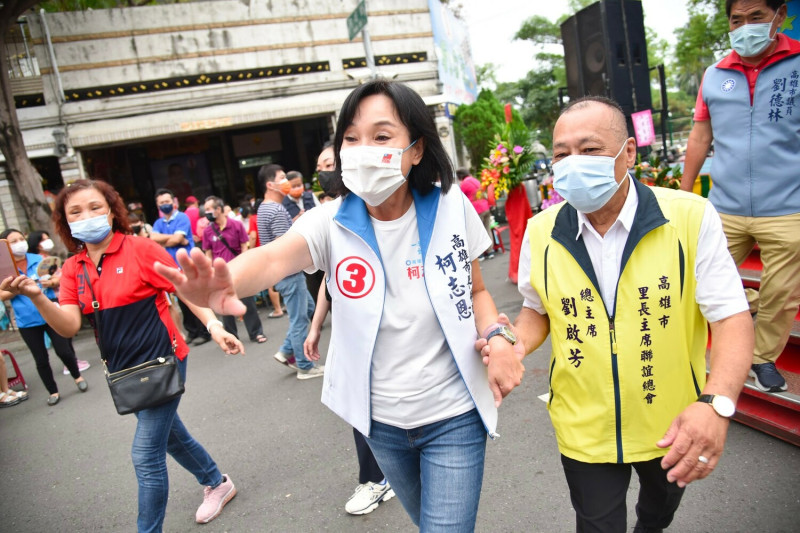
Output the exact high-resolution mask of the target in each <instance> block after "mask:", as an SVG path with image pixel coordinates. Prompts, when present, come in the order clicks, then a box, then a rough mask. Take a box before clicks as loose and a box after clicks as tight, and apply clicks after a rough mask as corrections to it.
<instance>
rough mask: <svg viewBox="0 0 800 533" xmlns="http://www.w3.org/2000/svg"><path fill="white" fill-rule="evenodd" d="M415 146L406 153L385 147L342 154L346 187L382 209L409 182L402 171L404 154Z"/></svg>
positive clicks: (351, 150)
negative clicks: (381, 206)
mask: <svg viewBox="0 0 800 533" xmlns="http://www.w3.org/2000/svg"><path fill="white" fill-rule="evenodd" d="M416 142H417V141H414V142H412V143H411V144H409V145H408V146H407V147H406V148H405V149H401V148H386V147H383V146H354V147H353V148H344V149H343V150H342V151H341V152H340V153H339V157H341V159H342V181H343V182H344V186H345V187H347V188H348V189H349V190H350V191H351V192H353V193H354V194H355V195H356V196H358V197H359V198H361V199H362V200H364V201H365V202H366V203H367V204H368V205H370V206H372V207H376V206H379V205H381V204H382V203H383V202H385V201H386V199H387V198H389V197H390V196H391V195H392V194H394V192H395V191H396V190H397V189H399V188H400V186H401V185H403V183H404V182H405V181H406V176H403V170H402V167H401V164H402V161H403V153H404V152H405V151H406V150H408V149H409V148H411V147H412V146H414V143H416Z"/></svg>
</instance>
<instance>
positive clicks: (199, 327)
mask: <svg viewBox="0 0 800 533" xmlns="http://www.w3.org/2000/svg"><path fill="white" fill-rule="evenodd" d="M178 305H179V306H180V308H181V313H182V314H183V329H185V330H186V335H187V336H188V338H189V339H195V338H197V337H203V338H204V339H210V338H211V335H210V334H209V333H208V331H207V330H206V326H205V324H203V323H202V322H200V319H199V318H197V317H196V316H195V315H194V313H192V310H191V309H189V307H188V306H187V305H186V304H185V303H183V300H181V299H180V298H178Z"/></svg>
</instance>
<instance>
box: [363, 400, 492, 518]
mask: <svg viewBox="0 0 800 533" xmlns="http://www.w3.org/2000/svg"><path fill="white" fill-rule="evenodd" d="M367 442H368V443H369V446H370V448H372V453H374V454H375V458H376V459H377V460H378V464H379V465H380V466H381V470H383V473H384V474H385V475H386V479H387V480H389V483H391V485H392V489H394V491H395V493H396V494H397V496H398V498H400V502H401V503H402V504H403V507H405V510H406V512H407V513H408V515H409V516H410V517H411V520H412V521H413V522H414V524H415V525H417V526H419V530H420V532H421V533H427V532H433V531H442V532H447V533H460V532H471V531H473V530H474V529H475V519H476V518H477V515H478V501H479V500H480V496H481V486H482V485H483V462H484V458H485V455H486V429H485V428H484V427H483V422H482V421H481V418H480V416H479V415H478V411H477V409H473V410H472V411H469V412H468V413H464V414H463V415H458V416H455V417H453V418H448V419H446V420H442V421H440V422H434V423H433V424H428V425H426V426H421V427H418V428H414V429H410V430H405V429H400V428H397V427H394V426H389V425H386V424H381V423H380V422H376V421H374V420H373V421H372V434H371V435H370V437H369V438H368V439H367Z"/></svg>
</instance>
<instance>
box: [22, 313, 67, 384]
mask: <svg viewBox="0 0 800 533" xmlns="http://www.w3.org/2000/svg"><path fill="white" fill-rule="evenodd" d="M45 332H47V334H48V335H49V336H50V340H51V341H52V342H53V348H54V349H55V351H56V355H57V356H58V358H59V359H61V361H62V362H63V363H64V365H65V366H66V367H67V370H69V373H70V375H71V376H72V378H73V379H78V378H79V377H81V372H80V370H78V359H77V358H76V357H75V350H74V349H73V348H72V339H65V338H64V337H62V336H61V335H59V334H58V333H56V332H55V330H54V329H53V328H51V327H50V325H49V324H45V325H43V326H33V327H31V328H19V334H20V335H21V336H22V340H23V341H25V344H27V345H28V349H29V350H30V351H31V354H32V355H33V360H34V361H36V371H37V372H38V373H39V377H40V378H41V380H42V383H44V388H45V389H47V392H49V393H50V394H55V393H57V392H58V385H56V380H55V379H54V378H53V369H52V368H50V354H49V353H48V352H47V346H45V343H44V334H45Z"/></svg>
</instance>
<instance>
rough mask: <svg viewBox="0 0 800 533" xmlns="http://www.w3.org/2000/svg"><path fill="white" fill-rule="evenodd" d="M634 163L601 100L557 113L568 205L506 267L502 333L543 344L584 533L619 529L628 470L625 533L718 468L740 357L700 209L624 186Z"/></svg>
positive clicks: (738, 318) (715, 225)
mask: <svg viewBox="0 0 800 533" xmlns="http://www.w3.org/2000/svg"><path fill="white" fill-rule="evenodd" d="M635 159H636V144H635V141H634V139H632V138H629V137H628V133H627V128H626V124H625V116H624V115H623V112H622V110H621V109H620V107H619V106H618V105H617V104H616V103H615V102H614V101H612V100H608V99H606V98H602V97H587V98H585V99H582V100H578V101H575V102H573V103H572V104H570V105H569V106H568V107H567V108H566V109H564V111H563V112H562V114H561V116H560V118H559V119H558V122H557V123H556V126H555V129H554V131H553V162H554V165H553V171H554V173H555V179H554V187H555V189H556V190H557V191H558V192H559V193H560V194H561V195H562V196H563V197H564V198H565V199H566V200H567V202H566V203H564V204H560V205H557V206H553V207H551V208H549V209H546V210H545V211H543V212H542V213H540V214H538V215H537V216H535V217H534V218H532V219H531V220H530V222H529V223H528V229H527V232H526V236H525V240H524V242H523V245H522V254H521V257H520V268H519V284H518V285H519V290H520V292H521V293H522V295H523V297H524V303H523V307H522V311H521V312H520V314H519V316H518V317H517V319H516V321H515V324H514V326H511V330H512V332H513V333H514V334H516V336H517V339H516V340H517V341H518V344H521V346H520V347H518V348H517V350H518V353H520V354H521V353H523V351H524V353H526V354H527V353H531V352H533V351H534V350H535V349H536V348H538V347H539V346H540V345H541V344H542V342H543V341H544V340H545V338H546V337H547V335H548V333H550V334H551V341H552V348H553V349H552V355H551V356H550V363H549V365H548V367H549V369H550V395H549V398H548V400H547V406H548V409H549V411H550V418H551V420H552V422H553V426H554V427H555V432H556V437H557V439H558V445H559V450H560V452H561V460H562V464H563V467H564V473H565V475H566V478H567V484H568V485H569V489H570V495H571V498H572V504H573V507H574V508H575V513H576V520H577V530H578V531H583V532H603V533H609V532H624V531H626V508H625V495H626V491H627V489H628V485H629V483H630V476H631V467H633V468H634V469H635V470H636V472H637V474H638V476H639V482H640V485H641V491H640V493H639V501H638V503H637V506H636V513H637V518H638V520H637V523H636V529H635V530H634V531H638V532H645V531H648V532H652V531H661V530H662V529H663V528H666V527H667V526H668V525H669V524H670V522H671V521H672V517H673V516H674V513H675V511H676V510H677V508H678V505H679V503H680V500H681V497H682V495H683V491H684V488H685V487H686V485H687V484H689V483H691V482H692V481H695V480H697V479H702V478H704V477H706V476H707V475H709V474H710V473H711V472H712V470H713V469H714V467H715V466H716V465H717V462H718V461H719V460H720V456H721V454H722V449H723V446H724V443H725V437H726V433H727V430H728V425H729V420H728V418H729V417H730V416H731V415H732V414H733V412H734V409H735V407H734V406H735V401H736V398H737V397H738V395H739V392H740V390H741V388H742V385H743V383H744V380H745V377H746V376H747V371H748V368H749V365H750V358H751V354H752V352H751V350H752V347H753V327H752V321H751V319H750V315H749V313H748V305H747V301H746V299H745V296H744V291H743V289H742V285H741V281H740V279H739V277H738V274H737V271H736V267H735V265H734V263H733V260H732V259H731V256H730V254H729V253H728V251H727V249H726V245H725V236H724V234H723V233H722V227H721V223H720V219H719V216H718V215H717V212H716V211H715V210H714V207H713V206H712V205H711V204H710V203H708V202H707V201H706V200H705V199H703V198H701V197H699V196H695V195H691V194H688V193H683V192H680V191H672V190H668V189H661V188H650V187H647V186H644V185H642V184H641V183H639V182H638V181H636V180H634V179H633V178H632V177H630V175H629V174H628V169H629V168H631V167H632V166H633V165H634V162H635ZM707 323H710V325H711V335H712V337H713V344H712V348H711V355H710V362H711V371H710V373H709V375H708V377H706V345H707ZM510 337H511V338H512V339H513V334H512V335H510ZM512 342H513V341H512ZM481 344H482V343H481V341H479V345H481ZM523 348H524V350H523ZM488 352H489V350H488V348H483V354H484V356H488V357H486V358H485V360H486V361H488V360H489V359H491V354H489V353H488ZM512 387H513V382H512V381H511V380H509V386H508V387H506V388H504V389H503V390H504V392H508V390H510V388H512Z"/></svg>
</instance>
